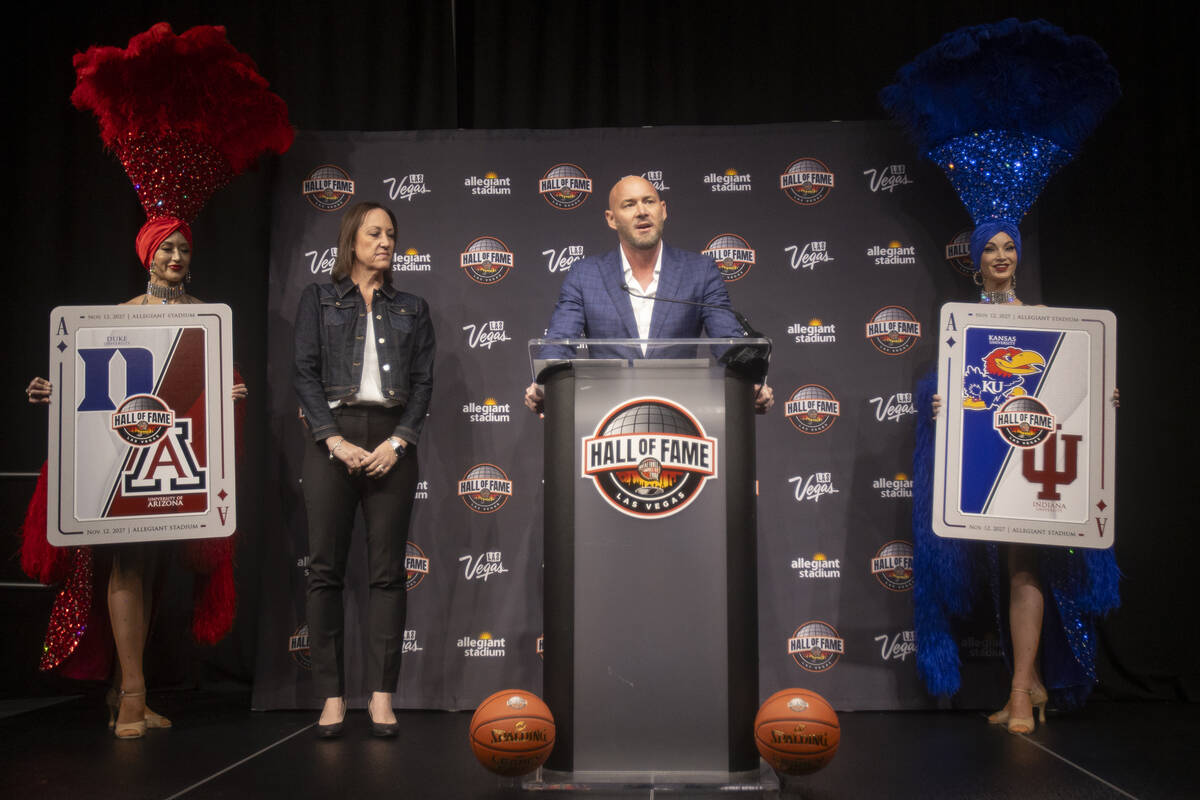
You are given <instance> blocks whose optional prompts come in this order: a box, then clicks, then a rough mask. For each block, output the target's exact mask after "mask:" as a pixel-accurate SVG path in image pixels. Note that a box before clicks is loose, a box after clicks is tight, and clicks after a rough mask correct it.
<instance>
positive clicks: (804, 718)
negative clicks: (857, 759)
mask: <svg viewBox="0 0 1200 800" xmlns="http://www.w3.org/2000/svg"><path fill="white" fill-rule="evenodd" d="M841 738H842V731H841V727H840V726H839V725H838V718H837V712H835V711H834V710H833V706H831V705H829V702H828V701H827V700H826V699H825V698H824V697H821V695H819V694H817V693H816V692H810V691H809V690H808V689H784V690H782V691H779V692H776V693H775V694H773V695H771V696H770V697H768V698H767V701H766V702H765V703H763V704H762V707H761V708H759V709H758V714H756V715H755V717H754V743H755V744H756V745H758V752H759V753H760V754H762V757H763V759H765V760H766V762H767V763H768V764H770V765H771V767H772V768H774V769H775V770H776V771H777V772H782V773H783V774H785V775H807V774H808V773H810V772H816V771H817V770H819V769H821V768H822V767H824V766H825V765H826V764H828V763H829V762H830V761H832V760H833V755H834V753H836V752H837V748H838V742H839V741H840V740H841Z"/></svg>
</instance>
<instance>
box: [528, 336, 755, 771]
mask: <svg viewBox="0 0 1200 800" xmlns="http://www.w3.org/2000/svg"><path fill="white" fill-rule="evenodd" d="M643 348H645V352H643ZM769 348H770V342H769V341H768V340H765V339H675V340H661V339H660V340H654V341H652V342H647V341H644V340H638V339H620V340H616V339H614V340H596V339H589V340H584V339H578V340H571V339H557V340H545V339H535V340H532V341H531V342H530V359H531V367H532V369H533V371H534V374H535V376H536V378H537V380H538V381H539V382H540V383H542V384H543V385H544V387H545V551H544V553H545V555H544V564H545V570H544V573H545V578H544V605H543V609H544V611H543V614H544V636H545V644H544V658H545V660H544V681H543V685H544V689H543V694H544V698H545V701H546V703H547V705H548V706H549V707H550V710H551V711H552V712H553V714H554V717H555V722H556V726H557V733H556V742H555V747H554V751H553V753H552V754H551V756H550V758H549V760H548V761H547V763H546V765H545V768H544V769H543V770H541V771H540V772H539V773H538V774H536V775H535V777H534V778H533V779H532V780H529V781H526V783H525V786H526V788H530V789H536V788H547V789H549V788H554V789H563V788H568V787H577V788H585V787H587V786H589V785H592V784H598V785H604V786H607V787H610V788H615V786H614V785H624V786H627V787H634V786H647V785H649V786H655V787H660V788H663V789H668V788H669V787H676V788H679V789H682V788H686V787H687V786H692V785H695V786H704V787H707V788H708V789H718V788H719V789H722V790H730V789H733V790H737V789H743V788H744V789H747V790H761V789H762V788H763V782H762V776H761V775H760V763H759V756H758V752H757V749H756V748H755V745H754V741H753V720H754V715H755V712H756V711H757V708H758V613H757V582H756V569H757V560H756V547H755V535H756V516H755V491H754V487H755V484H754V463H755V446H754V403H753V400H754V388H753V381H754V378H755V376H756V373H755V370H756V369H758V368H759V367H760V366H765V358H766V354H767V353H769ZM760 361H761V363H760ZM757 378H758V379H759V380H761V374H758V375H757ZM768 773H769V771H768ZM768 780H769V782H770V781H771V780H773V776H769V779H768Z"/></svg>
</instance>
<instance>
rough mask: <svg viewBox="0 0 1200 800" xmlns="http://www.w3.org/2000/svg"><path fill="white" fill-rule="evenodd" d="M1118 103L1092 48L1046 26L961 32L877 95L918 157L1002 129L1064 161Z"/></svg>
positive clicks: (1101, 56) (1112, 75)
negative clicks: (1050, 148)
mask: <svg viewBox="0 0 1200 800" xmlns="http://www.w3.org/2000/svg"><path fill="white" fill-rule="evenodd" d="M1120 96H1121V87H1120V82H1119V81H1118V79H1117V71H1116V70H1115V69H1114V68H1113V66H1112V65H1111V64H1110V63H1109V61H1108V56H1107V55H1106V54H1105V53H1104V51H1103V50H1102V49H1101V48H1100V46H1099V45H1098V44H1096V42H1095V41H1093V40H1092V39H1089V38H1088V37H1086V36H1071V35H1068V34H1067V33H1065V32H1064V31H1063V30H1062V29H1061V28H1059V27H1057V26H1055V25H1052V24H1050V23H1049V22H1046V21H1045V20H1040V19H1038V20H1032V21H1029V22H1020V21H1018V20H1016V19H1006V20H1004V21H1003V22H997V23H993V24H989V25H976V26H972V27H968V28H961V29H959V30H957V31H954V32H953V33H948V34H946V35H945V36H943V37H942V39H941V41H940V42H938V43H937V44H936V45H934V46H933V47H931V48H929V49H928V50H926V51H925V52H924V53H921V54H920V55H919V56H917V57H916V58H915V59H913V61H912V62H911V63H909V64H907V65H905V66H904V67H901V68H900V70H899V71H898V72H897V75H896V82H895V83H894V84H892V85H891V86H888V87H886V88H885V89H883V90H882V91H881V92H880V95H879V97H880V102H881V103H882V104H883V107H884V108H885V109H887V111H888V112H889V113H890V114H891V115H892V116H894V117H896V118H897V119H898V120H899V121H900V122H902V123H904V125H905V126H906V127H908V128H909V130H910V131H911V133H912V135H913V136H914V138H915V139H916V141H917V146H918V147H919V148H920V150H921V152H922V153H928V152H929V151H930V150H932V149H933V148H936V147H937V146H939V145H941V144H944V143H945V142H947V141H949V140H950V139H954V138H957V137H961V136H966V135H968V134H971V133H973V132H977V131H984V130H1008V131H1013V132H1019V133H1024V134H1032V135H1034V136H1037V137H1040V138H1042V139H1048V140H1050V141H1051V142H1054V143H1055V144H1056V145H1058V146H1059V147H1061V148H1062V149H1064V150H1066V151H1067V152H1068V153H1070V154H1071V155H1074V154H1076V153H1077V152H1078V150H1079V148H1080V146H1081V145H1082V144H1083V142H1084V140H1085V139H1087V137H1088V136H1090V135H1091V133H1092V132H1093V131H1094V130H1095V129H1096V126H1097V125H1098V124H1099V123H1100V120H1101V119H1102V118H1103V117H1104V115H1105V113H1107V111H1108V110H1109V109H1110V108H1112V106H1113V104H1114V103H1116V101H1117V99H1118V98H1119V97H1120Z"/></svg>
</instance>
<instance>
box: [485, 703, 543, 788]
mask: <svg viewBox="0 0 1200 800" xmlns="http://www.w3.org/2000/svg"><path fill="white" fill-rule="evenodd" d="M470 738H471V750H472V751H474V753H475V757H476V758H478V759H479V763H480V764H483V765H484V766H485V767H487V768H488V769H490V770H491V771H492V772H495V773H496V774H497V775H506V776H514V775H524V774H526V773H528V772H533V771H534V770H535V769H537V768H538V767H540V766H541V765H542V764H543V763H544V762H545V761H546V758H547V757H549V755H550V751H551V750H553V749H554V717H553V715H551V713H550V709H549V708H547V707H546V704H545V703H543V702H542V699H541V698H540V697H538V696H537V695H536V694H533V693H531V692H526V691H524V690H522V689H506V690H504V691H503V692H496V693H495V694H494V695H492V696H491V697H489V698H487V699H486V700H484V701H483V702H482V703H480V704H479V708H477V709H475V716H473V717H471V733H470Z"/></svg>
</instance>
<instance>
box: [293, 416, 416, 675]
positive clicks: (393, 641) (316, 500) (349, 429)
mask: <svg viewBox="0 0 1200 800" xmlns="http://www.w3.org/2000/svg"><path fill="white" fill-rule="evenodd" d="M399 413H400V409H399V408H393V409H388V408H380V407H372V406H342V407H339V408H336V409H334V412H333V415H334V418H335V419H336V420H337V421H338V427H339V428H340V430H341V432H342V435H343V436H345V437H346V440H347V441H348V442H350V443H352V444H356V445H358V446H359V447H362V448H363V449H365V450H368V451H370V450H374V449H375V448H376V447H377V446H378V445H379V444H380V443H381V442H382V441H383V440H384V439H386V438H387V437H389V436H391V435H392V432H393V431H394V430H395V425H396V422H395V420H396V417H397V416H398V415H399ZM303 477H304V505H305V507H306V508H307V509H308V549H309V556H310V558H311V563H310V564H309V573H308V611H307V613H308V639H309V648H310V651H311V654H312V664H313V685H314V688H315V689H316V691H317V694H318V696H319V697H340V696H342V695H344V694H345V692H346V674H345V667H344V665H343V664H344V662H343V651H344V642H343V639H344V635H343V629H344V627H345V611H344V607H343V604H342V589H343V586H344V584H345V577H346V556H347V553H348V552H349V550H350V532H351V530H352V528H353V527H354V512H355V509H356V508H357V507H358V505H359V504H360V503H361V504H362V510H363V519H364V520H365V522H366V527H367V577H368V585H369V589H370V590H369V592H368V596H367V625H366V632H367V690H368V691H373V692H392V691H395V689H396V684H397V683H398V682H399V680H400V653H401V650H402V648H403V645H404V609H405V592H406V590H405V570H404V551H405V545H406V543H407V541H408V521H409V517H410V516H411V515H412V504H413V494H414V492H415V491H416V488H417V448H416V445H415V443H414V444H411V445H409V447H408V452H407V453H406V454H405V455H404V457H402V458H401V459H400V460H399V461H398V462H396V466H394V467H393V468H392V469H391V470H390V471H389V472H388V474H387V475H385V476H384V477H382V478H370V477H367V476H365V475H363V474H361V473H360V474H358V475H350V474H348V473H347V472H346V466H345V464H343V463H342V462H341V461H330V460H329V450H328V448H327V447H326V446H325V443H324V442H316V443H313V442H310V443H309V444H308V448H307V450H306V451H305V455H304V469H303Z"/></svg>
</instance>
